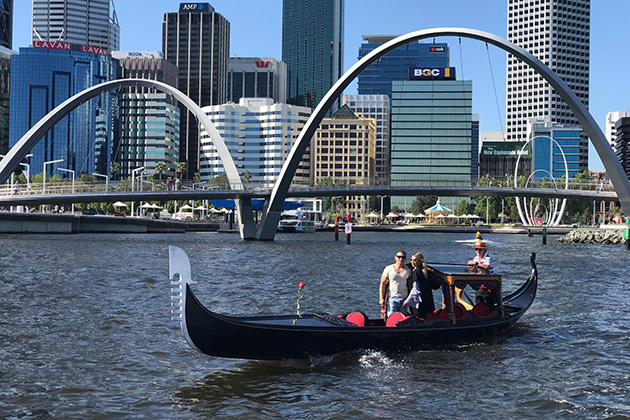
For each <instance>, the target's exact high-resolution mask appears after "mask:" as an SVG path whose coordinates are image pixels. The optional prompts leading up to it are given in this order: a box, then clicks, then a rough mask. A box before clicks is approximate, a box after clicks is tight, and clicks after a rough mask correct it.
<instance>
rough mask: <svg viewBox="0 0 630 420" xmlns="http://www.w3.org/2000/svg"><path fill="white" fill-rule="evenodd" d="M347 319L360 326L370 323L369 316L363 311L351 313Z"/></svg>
mask: <svg viewBox="0 0 630 420" xmlns="http://www.w3.org/2000/svg"><path fill="white" fill-rule="evenodd" d="M346 321H348V322H352V323H353V324H355V325H358V326H359V327H365V326H366V325H367V324H368V319H367V316H365V314H363V313H361V312H351V313H349V314H348V316H347V317H346Z"/></svg>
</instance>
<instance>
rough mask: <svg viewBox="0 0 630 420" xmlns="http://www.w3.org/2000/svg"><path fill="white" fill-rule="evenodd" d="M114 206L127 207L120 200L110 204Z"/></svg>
mask: <svg viewBox="0 0 630 420" xmlns="http://www.w3.org/2000/svg"><path fill="white" fill-rule="evenodd" d="M112 205H113V206H114V207H127V205H126V204H125V203H123V202H122V201H116V202H115V203H114V204H112Z"/></svg>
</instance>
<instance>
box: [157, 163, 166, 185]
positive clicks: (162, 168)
mask: <svg viewBox="0 0 630 420" xmlns="http://www.w3.org/2000/svg"><path fill="white" fill-rule="evenodd" d="M155 172H157V173H158V176H159V180H160V181H162V174H163V173H164V172H166V163H164V162H158V163H156V164H155Z"/></svg>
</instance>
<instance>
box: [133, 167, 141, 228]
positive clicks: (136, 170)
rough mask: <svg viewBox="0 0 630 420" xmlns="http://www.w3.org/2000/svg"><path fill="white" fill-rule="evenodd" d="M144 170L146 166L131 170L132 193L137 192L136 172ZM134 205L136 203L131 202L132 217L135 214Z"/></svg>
mask: <svg viewBox="0 0 630 420" xmlns="http://www.w3.org/2000/svg"><path fill="white" fill-rule="evenodd" d="M142 170H144V166H141V167H139V168H136V169H132V170H131V191H135V184H136V172H139V171H142ZM133 204H134V201H133V200H132V201H131V215H132V216H133V215H134V213H133Z"/></svg>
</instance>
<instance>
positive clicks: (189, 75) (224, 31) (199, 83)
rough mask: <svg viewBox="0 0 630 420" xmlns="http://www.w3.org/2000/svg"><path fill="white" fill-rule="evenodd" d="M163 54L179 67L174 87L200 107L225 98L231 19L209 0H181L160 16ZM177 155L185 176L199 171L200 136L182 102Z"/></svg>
mask: <svg viewBox="0 0 630 420" xmlns="http://www.w3.org/2000/svg"><path fill="white" fill-rule="evenodd" d="M162 52H163V53H164V58H165V59H166V60H168V61H170V62H171V63H173V64H175V65H176V66H177V68H178V69H179V77H178V79H177V88H178V89H179V90H181V91H182V92H183V93H184V94H186V95H188V97H189V98H190V99H192V100H193V101H195V102H196V103H197V105H199V106H200V107H204V106H210V105H219V104H223V103H225V102H227V97H228V96H227V86H228V85H227V80H228V77H227V75H228V60H229V57H230V22H229V21H228V20H227V19H225V18H224V17H223V16H222V15H221V14H220V13H217V12H215V10H214V8H213V7H212V6H210V4H208V3H182V4H180V7H179V12H175V13H165V14H164V17H163V20H162ZM179 108H180V109H181V120H180V143H179V147H180V150H179V159H180V161H181V162H186V163H187V172H188V173H187V178H192V177H193V175H194V174H195V173H196V172H199V164H200V146H199V145H200V143H199V142H200V140H199V127H198V123H197V119H196V118H195V116H194V115H193V114H192V113H191V112H190V111H188V109H187V108H186V107H184V106H182V105H180V106H179Z"/></svg>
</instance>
